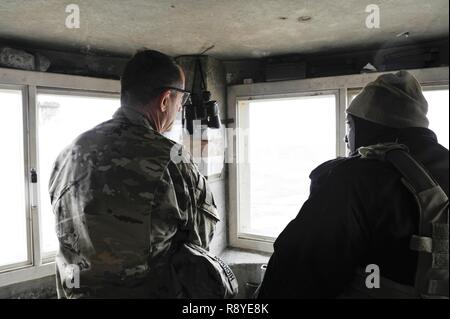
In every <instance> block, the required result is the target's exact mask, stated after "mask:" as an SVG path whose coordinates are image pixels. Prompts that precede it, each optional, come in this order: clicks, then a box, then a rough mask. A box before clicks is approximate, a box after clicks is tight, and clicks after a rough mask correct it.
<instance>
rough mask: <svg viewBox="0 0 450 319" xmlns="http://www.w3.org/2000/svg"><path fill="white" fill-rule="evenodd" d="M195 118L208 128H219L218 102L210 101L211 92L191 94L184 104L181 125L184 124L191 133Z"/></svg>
mask: <svg viewBox="0 0 450 319" xmlns="http://www.w3.org/2000/svg"><path fill="white" fill-rule="evenodd" d="M195 120H200V121H201V123H202V124H206V125H207V126H208V127H209V128H216V129H218V128H220V116H219V103H217V101H211V92H209V91H203V92H202V93H201V94H192V95H191V98H190V100H189V101H188V102H187V103H186V104H185V105H184V114H183V125H184V124H186V129H187V130H188V132H189V134H191V135H192V134H193V130H194V121H195Z"/></svg>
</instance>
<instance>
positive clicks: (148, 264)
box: [49, 107, 219, 298]
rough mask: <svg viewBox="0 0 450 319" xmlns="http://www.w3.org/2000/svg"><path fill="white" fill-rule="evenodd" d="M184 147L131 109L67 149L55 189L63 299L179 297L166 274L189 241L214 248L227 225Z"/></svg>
mask: <svg viewBox="0 0 450 319" xmlns="http://www.w3.org/2000/svg"><path fill="white" fill-rule="evenodd" d="M180 150H181V145H179V144H176V143H175V142H173V141H171V140H169V139H167V138H165V137H164V136H162V135H161V134H159V133H158V132H156V131H155V130H153V128H152V126H151V124H150V122H149V121H148V120H147V119H146V118H145V117H144V116H142V115H141V114H140V113H138V112H136V111H134V110H133V109H130V108H126V107H121V108H119V109H118V111H117V112H116V113H115V114H114V116H113V119H111V120H109V121H107V122H104V123H101V124H99V125H98V126H96V127H95V128H93V129H92V130H90V131H87V132H85V133H83V134H82V135H80V136H79V137H78V138H76V139H75V141H74V142H72V144H71V145H69V146H68V147H67V148H66V149H65V150H63V151H62V152H61V154H60V155H59V156H58V158H57V160H56V162H55V164H54V168H53V172H52V174H51V178H50V184H49V192H50V197H51V203H52V206H53V212H54V214H55V217H56V231H57V237H58V240H59V251H58V254H57V257H56V265H57V266H56V268H57V269H56V272H57V276H56V277H57V288H58V296H59V297H60V298H160V297H163V298H164V297H175V296H174V295H173V294H174V293H175V292H174V291H173V288H172V285H173V283H171V282H168V281H170V278H169V279H167V278H165V279H163V278H160V276H159V275H156V273H157V271H156V270H157V269H164V268H167V267H165V265H166V264H167V263H169V261H170V256H171V254H173V253H174V251H176V249H177V245H178V244H179V243H183V242H188V243H194V244H197V245H199V246H201V247H203V248H205V249H208V246H209V243H210V240H211V239H212V236H213V233H214V229H215V224H216V223H217V222H218V221H219V218H218V215H217V209H216V205H215V203H214V199H213V196H212V193H211V192H210V190H209V188H208V185H207V183H206V180H205V178H204V177H203V176H202V175H201V174H200V173H199V171H198V169H197V167H196V165H195V164H194V163H193V162H192V160H191V159H190V157H189V156H188V155H186V154H185V153H184V152H181V151H180ZM171 154H172V156H171ZM161 267H162V268H161ZM77 274H79V276H78V277H77ZM155 276H156V277H157V278H155ZM77 278H78V279H79V288H77ZM158 279H159V282H158ZM178 297H179V296H178Z"/></svg>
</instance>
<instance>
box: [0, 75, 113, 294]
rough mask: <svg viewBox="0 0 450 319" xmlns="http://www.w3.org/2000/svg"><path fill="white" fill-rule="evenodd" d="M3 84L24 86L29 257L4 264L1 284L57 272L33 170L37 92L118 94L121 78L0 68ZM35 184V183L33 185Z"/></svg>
mask: <svg viewBox="0 0 450 319" xmlns="http://www.w3.org/2000/svg"><path fill="white" fill-rule="evenodd" d="M0 88H2V89H15V90H17V89H20V90H21V92H22V111H23V139H24V142H23V147H24V159H25V160H24V161H25V163H24V183H25V201H26V202H25V207H26V214H27V219H26V221H27V243H28V261H27V262H23V263H18V264H11V265H7V266H2V267H1V268H0V287H3V286H8V285H11V284H16V283H20V282H23V281H27V280H34V279H38V278H43V277H47V276H51V275H54V274H55V262H54V254H52V255H49V256H44V255H43V254H42V251H41V241H42V239H41V238H42V236H41V232H40V230H41V225H40V223H41V222H40V211H39V209H40V203H39V192H40V191H41V190H40V189H39V183H35V184H32V183H31V180H30V170H31V169H32V168H35V169H36V171H37V174H38V179H39V178H40V176H39V172H40V171H39V165H38V164H39V163H38V123H39V122H38V106H37V94H38V91H39V93H51V94H58V93H59V94H64V95H70V94H74V95H77V96H80V95H86V96H96V97H117V96H119V94H120V81H118V80H108V79H99V78H93V77H83V76H74V75H65V74H53V73H44V72H33V71H22V70H13V69H6V68H0ZM33 185H34V186H33Z"/></svg>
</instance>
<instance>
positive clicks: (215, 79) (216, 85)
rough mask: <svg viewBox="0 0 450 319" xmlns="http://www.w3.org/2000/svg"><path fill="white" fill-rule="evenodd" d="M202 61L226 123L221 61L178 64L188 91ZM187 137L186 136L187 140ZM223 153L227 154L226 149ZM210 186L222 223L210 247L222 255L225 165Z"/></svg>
mask: <svg viewBox="0 0 450 319" xmlns="http://www.w3.org/2000/svg"><path fill="white" fill-rule="evenodd" d="M198 58H199V59H200V62H201V65H202V70H203V72H204V75H205V81H206V85H207V89H208V90H209V91H210V92H211V96H212V99H213V100H217V102H218V103H219V113H220V118H221V120H223V121H224V122H225V121H226V114H227V112H226V106H227V103H226V102H227V101H226V96H227V94H226V89H227V88H226V80H225V68H224V65H223V63H222V62H221V61H219V60H217V59H214V58H211V57H207V56H202V57H195V56H185V57H179V58H178V59H177V62H178V63H179V64H180V65H181V67H182V68H183V70H184V72H185V76H186V89H187V90H192V82H193V77H194V67H195V63H196V60H197V59H198ZM195 82H196V87H195V88H194V90H198V89H199V88H198V85H199V82H200V81H199V80H198V78H197V80H196V81H195ZM186 138H189V137H186V136H185V140H186ZM221 151H223V152H225V149H222V150H221ZM208 182H209V185H210V187H211V189H212V192H213V194H214V200H215V202H216V204H217V208H218V212H219V216H220V222H219V223H218V224H217V227H216V233H215V236H214V238H213V241H212V242H211V245H210V250H211V252H212V253H214V254H220V253H221V252H222V251H223V250H224V249H225V248H226V246H227V233H228V232H227V225H228V216H227V215H228V214H227V212H228V205H227V202H228V201H227V171H226V166H225V165H224V167H223V169H222V172H221V173H220V175H217V174H216V175H214V176H210V177H208Z"/></svg>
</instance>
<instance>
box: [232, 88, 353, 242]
mask: <svg viewBox="0 0 450 319" xmlns="http://www.w3.org/2000/svg"><path fill="white" fill-rule="evenodd" d="M339 94H340V92H339V90H337V89H336V90H314V91H307V92H301V93H285V94H261V95H258V96H252V97H249V96H244V97H238V98H237V99H236V101H237V107H236V112H237V117H236V118H237V124H238V127H242V126H241V125H240V124H241V123H242V122H247V121H248V119H243V118H241V117H240V116H239V114H240V110H239V108H240V107H241V105H242V106H243V105H244V104H249V103H251V102H254V101H264V102H267V101H277V100H281V99H282V100H293V99H297V98H302V97H314V96H324V95H328V96H332V95H334V97H335V102H336V105H335V116H336V118H335V127H336V140H335V154H336V156H341V153H340V150H341V148H342V145H341V144H342V143H343V141H344V140H343V139H339V138H338V136H339V135H341V128H340V125H339V124H340V123H339V118H340V117H339V114H340V112H341V110H340V109H339ZM238 133H239V132H238ZM241 142H242V141H241V138H240V137H239V135H238V136H236V149H237V150H241V151H242V150H244V152H245V155H243V158H245V159H248V156H249V155H248V149H247V148H245V147H243V146H242V145H241ZM344 147H345V144H344ZM239 153H240V152H238V153H236V155H237V159H238V160H239ZM236 170H237V178H238V180H239V181H240V180H242V179H241V177H242V176H241V175H240V174H241V173H240V168H239V165H237V166H236ZM244 185H247V184H246V183H239V182H238V183H237V184H236V188H237V200H238V201H239V198H243V197H246V195H247V194H249V192H250V189H249V188H248V187H245V186H244ZM243 187H245V189H243ZM242 192H244V195H243V196H240V195H241V193H242ZM236 214H237V216H238V217H237V219H236V228H237V229H236V232H237V237H238V238H239V239H244V240H252V241H260V242H263V243H267V242H269V243H272V242H273V241H274V240H275V238H274V237H271V236H265V235H257V234H253V233H245V232H240V231H239V229H240V223H241V218H249V216H247V215H248V214H247V215H245V217H243V216H242V215H241V213H240V205H239V206H238V207H237V208H236Z"/></svg>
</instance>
